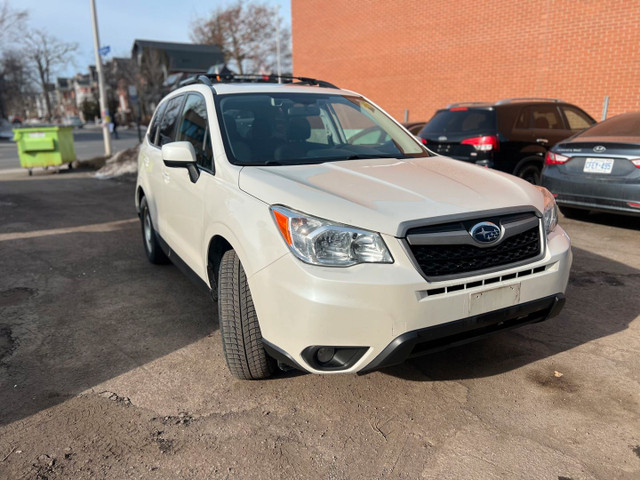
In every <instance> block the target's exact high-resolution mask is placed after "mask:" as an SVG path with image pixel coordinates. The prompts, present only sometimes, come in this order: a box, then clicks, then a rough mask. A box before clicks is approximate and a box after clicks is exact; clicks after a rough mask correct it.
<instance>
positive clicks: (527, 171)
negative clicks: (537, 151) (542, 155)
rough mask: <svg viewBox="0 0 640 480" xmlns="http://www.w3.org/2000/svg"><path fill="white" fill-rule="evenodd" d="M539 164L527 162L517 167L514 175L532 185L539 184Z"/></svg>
mask: <svg viewBox="0 0 640 480" xmlns="http://www.w3.org/2000/svg"><path fill="white" fill-rule="evenodd" d="M540 172H541V169H540V166H539V165H538V164H537V163H527V164H525V165H523V166H522V167H520V169H518V172H517V173H516V175H517V176H518V177H520V178H522V179H523V180H526V181H527V182H529V183H532V184H534V185H540Z"/></svg>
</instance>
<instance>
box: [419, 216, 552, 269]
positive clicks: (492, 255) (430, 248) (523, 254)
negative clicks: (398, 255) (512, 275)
mask: <svg viewBox="0 0 640 480" xmlns="http://www.w3.org/2000/svg"><path fill="white" fill-rule="evenodd" d="M409 247H410V249H411V252H412V253H413V256H414V258H415V260H416V262H417V264H418V265H419V266H420V268H421V269H422V272H423V274H424V275H425V276H426V277H439V276H444V275H456V276H458V275H460V274H465V273H471V272H476V271H480V270H486V269H492V268H495V267H500V266H503V265H510V264H516V263H521V262H523V261H525V260H529V259H533V258H535V257H537V256H538V255H539V254H540V253H541V245H540V231H539V227H537V226H536V227H534V228H530V229H529V230H526V231H524V232H522V233H518V234H516V235H513V236H511V237H509V238H507V239H505V240H503V241H502V242H501V243H500V244H498V245H497V246H495V247H488V248H481V247H477V246H475V245H455V244H454V245H409Z"/></svg>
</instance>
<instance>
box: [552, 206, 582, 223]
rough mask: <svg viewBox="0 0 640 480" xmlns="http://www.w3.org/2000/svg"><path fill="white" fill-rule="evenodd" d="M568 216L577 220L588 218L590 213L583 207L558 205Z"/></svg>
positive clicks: (563, 213)
mask: <svg viewBox="0 0 640 480" xmlns="http://www.w3.org/2000/svg"><path fill="white" fill-rule="evenodd" d="M558 208H559V209H560V211H561V212H562V215H564V216H565V217H567V218H572V219H575V220H582V219H585V218H587V216H588V215H589V210H583V209H582V208H573V207H558Z"/></svg>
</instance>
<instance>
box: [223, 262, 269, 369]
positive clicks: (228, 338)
mask: <svg viewBox="0 0 640 480" xmlns="http://www.w3.org/2000/svg"><path fill="white" fill-rule="evenodd" d="M218 318H219V320H220V333H221V335H222V348H223V351H224V358H225V360H226V361H227V366H228V367H229V370H230V371H231V374H232V375H233V376H234V377H236V378H239V379H241V380H258V379H262V378H268V377H270V376H271V375H273V372H274V371H275V370H276V361H275V360H274V359H273V358H271V357H269V356H268V355H267V352H266V351H265V349H264V346H263V344H262V332H261V331H260V324H259V323H258V315H257V314H256V310H255V308H254V306H253V298H252V297H251V291H250V290H249V284H248V282H247V275H246V274H245V271H244V268H242V264H241V263H240V259H239V258H238V255H237V254H236V252H235V251H234V250H228V251H227V252H225V254H224V255H223V256H222V261H221V263H220V273H219V276H218Z"/></svg>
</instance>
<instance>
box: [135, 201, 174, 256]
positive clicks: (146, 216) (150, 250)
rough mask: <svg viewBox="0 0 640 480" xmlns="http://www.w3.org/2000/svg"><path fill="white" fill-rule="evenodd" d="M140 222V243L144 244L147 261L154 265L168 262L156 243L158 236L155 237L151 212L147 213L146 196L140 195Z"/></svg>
mask: <svg viewBox="0 0 640 480" xmlns="http://www.w3.org/2000/svg"><path fill="white" fill-rule="evenodd" d="M140 223H141V226H142V243H143V244H144V251H145V253H146V254H147V258H148V259H149V261H150V262H151V263H153V264H155V265H162V264H165V263H168V262H169V259H168V258H167V256H166V255H165V254H164V252H163V251H162V248H161V247H160V244H159V243H158V238H157V237H156V232H155V229H154V228H153V223H152V222H151V214H150V213H149V205H148V204H147V198H146V197H142V200H140Z"/></svg>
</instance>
